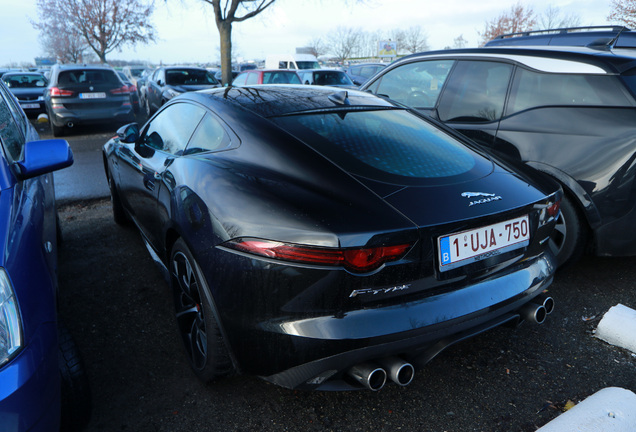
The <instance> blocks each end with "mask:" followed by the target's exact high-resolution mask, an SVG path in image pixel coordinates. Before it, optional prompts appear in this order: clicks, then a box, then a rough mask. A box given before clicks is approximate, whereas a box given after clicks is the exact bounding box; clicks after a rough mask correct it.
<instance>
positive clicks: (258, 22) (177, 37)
mask: <svg viewBox="0 0 636 432" xmlns="http://www.w3.org/2000/svg"><path fill="white" fill-rule="evenodd" d="M348 3H349V6H345V2H344V1H343V0H278V1H277V2H276V3H275V4H274V5H273V6H271V7H270V8H269V9H268V10H267V11H265V12H263V13H262V14H261V15H259V16H257V17H255V18H252V19H250V20H247V21H244V22H242V23H235V25H234V26H233V38H232V39H233V44H234V52H235V53H237V54H238V55H240V56H241V57H242V58H243V59H244V60H249V59H264V58H265V56H266V55H267V54H280V53H292V52H294V50H295V48H296V47H301V46H304V45H305V44H306V43H307V42H309V41H310V40H311V39H314V38H317V37H322V38H325V37H326V36H327V35H328V34H329V32H330V31H334V30H335V29H336V28H337V27H338V26H343V27H352V28H360V29H362V30H365V31H369V32H374V31H376V30H382V31H386V32H388V31H390V30H391V29H395V28H404V29H405V28H408V27H411V26H416V25H419V26H421V27H422V29H423V30H424V31H425V32H426V35H427V36H428V37H427V41H428V44H429V47H430V48H431V49H442V48H444V47H445V46H451V45H453V40H454V39H455V38H456V37H458V36H460V35H463V37H464V39H466V40H467V42H468V46H469V47H472V46H477V44H478V41H479V35H478V32H480V31H483V29H484V26H485V23H486V21H488V20H492V19H493V18H496V17H498V16H499V15H500V14H501V13H503V12H504V11H508V10H510V8H511V5H512V4H514V3H513V2H512V1H510V0H444V1H431V0H367V4H365V5H357V4H355V2H354V1H352V0H350V1H349V2H348ZM610 3H611V1H610V0H527V1H522V2H521V4H523V5H526V6H529V7H532V9H533V10H534V12H535V14H541V13H543V12H544V11H545V10H547V9H548V7H549V6H552V7H558V8H559V9H560V11H561V13H562V14H564V15H565V14H575V15H577V16H579V17H580V19H581V25H605V24H608V22H607V16H608V15H609V10H610ZM35 4H36V1H35V0H22V1H20V0H0V10H2V18H3V19H2V25H1V26H0V43H2V48H1V49H0V66H6V65H9V64H17V65H22V64H24V63H33V62H34V58H35V57H39V56H43V55H44V54H45V53H44V51H43V50H42V47H41V46H40V44H39V42H38V32H37V31H36V30H34V29H33V27H32V25H31V24H30V20H37V19H38V14H37V9H36V7H35ZM155 4H156V8H155V13H154V15H153V18H152V22H153V24H154V25H155V27H156V29H157V32H158V35H159V40H158V41H157V42H156V43H152V44H150V45H138V46H136V47H133V48H129V47H126V48H124V50H122V51H121V52H117V51H115V52H112V53H110V54H108V55H107V59H109V60H115V59H119V60H129V61H132V60H141V61H147V62H151V63H159V62H163V63H166V64H171V63H208V62H215V61H218V59H219V34H218V31H217V29H216V25H215V23H214V18H213V14H212V6H210V5H209V4H207V3H204V2H203V1H201V0H166V1H164V0H156V2H155Z"/></svg>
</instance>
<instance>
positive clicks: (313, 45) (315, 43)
mask: <svg viewBox="0 0 636 432" xmlns="http://www.w3.org/2000/svg"><path fill="white" fill-rule="evenodd" d="M305 46H306V47H307V48H309V49H310V50H311V53H312V54H313V55H315V56H316V57H320V56H321V55H323V54H327V44H326V43H325V42H324V41H323V40H322V38H320V37H315V38H312V39H311V40H310V41H309V42H307V43H306V44H305Z"/></svg>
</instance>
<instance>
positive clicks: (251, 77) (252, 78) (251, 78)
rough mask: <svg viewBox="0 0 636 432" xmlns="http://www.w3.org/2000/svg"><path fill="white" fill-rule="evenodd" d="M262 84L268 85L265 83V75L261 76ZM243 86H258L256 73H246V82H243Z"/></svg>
mask: <svg viewBox="0 0 636 432" xmlns="http://www.w3.org/2000/svg"><path fill="white" fill-rule="evenodd" d="M263 75H264V76H263V84H268V83H267V81H265V79H266V76H267V74H263ZM245 84H247V85H250V84H258V74H256V73H248V74H247V80H246V81H245Z"/></svg>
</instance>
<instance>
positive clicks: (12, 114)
mask: <svg viewBox="0 0 636 432" xmlns="http://www.w3.org/2000/svg"><path fill="white" fill-rule="evenodd" d="M26 121H27V120H26V118H25V116H24V115H23V114H22V111H21V110H20V108H19V107H18V106H17V104H16V103H15V99H14V98H13V96H12V95H11V93H9V92H7V91H5V89H4V87H2V89H0V139H1V141H2V145H3V147H4V149H5V151H6V153H7V157H8V158H9V159H11V160H12V161H17V160H20V159H21V158H22V150H23V148H24V137H25V136H26V134H27V127H28V126H27V124H26Z"/></svg>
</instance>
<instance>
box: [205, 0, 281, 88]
mask: <svg viewBox="0 0 636 432" xmlns="http://www.w3.org/2000/svg"><path fill="white" fill-rule="evenodd" d="M201 1H203V2H205V3H208V4H210V5H212V8H213V10H214V19H215V21H216V28H217V29H218V30H219V38H220V49H221V71H222V79H223V83H224V84H227V83H231V82H232V24H234V23H235V22H242V21H245V20H248V19H250V18H252V17H255V16H256V15H258V14H260V13H261V12H263V11H264V10H265V9H267V8H268V7H270V6H271V5H272V4H274V2H275V1H276V0H201Z"/></svg>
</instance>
